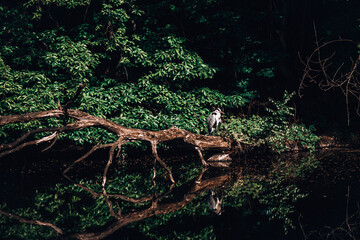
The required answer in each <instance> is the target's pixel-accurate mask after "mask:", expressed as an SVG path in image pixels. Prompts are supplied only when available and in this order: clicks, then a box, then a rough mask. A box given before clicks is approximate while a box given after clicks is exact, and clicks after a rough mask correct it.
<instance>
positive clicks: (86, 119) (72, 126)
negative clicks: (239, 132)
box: [0, 107, 231, 185]
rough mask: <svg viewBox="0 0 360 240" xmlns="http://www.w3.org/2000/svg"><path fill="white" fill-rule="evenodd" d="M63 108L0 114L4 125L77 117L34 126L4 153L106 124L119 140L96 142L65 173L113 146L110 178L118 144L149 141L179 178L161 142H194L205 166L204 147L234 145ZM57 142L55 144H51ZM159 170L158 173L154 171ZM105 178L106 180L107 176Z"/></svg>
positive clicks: (2, 152) (5, 147)
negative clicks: (159, 147)
mask: <svg viewBox="0 0 360 240" xmlns="http://www.w3.org/2000/svg"><path fill="white" fill-rule="evenodd" d="M59 108H60V109H54V110H48V111H41V112H33V113H26V114H21V115H8V116H0V126H3V125H6V124H11V123H21V122H29V121H33V120H37V119H42V118H52V117H56V118H64V117H66V118H71V119H73V120H75V122H72V123H68V124H66V125H65V126H61V127H51V128H39V129H34V130H32V131H30V132H27V133H26V134H24V135H23V136H21V137H20V138H18V139H17V140H15V141H14V142H12V143H9V144H2V145H0V157H3V156H5V155H8V154H10V153H13V152H16V151H19V150H21V149H22V148H24V147H26V146H29V145H35V144H40V143H43V142H50V141H54V142H53V143H55V141H56V139H57V137H58V135H59V133H61V132H64V131H77V130H82V129H84V128H88V127H100V128H104V129H106V130H108V131H110V132H112V133H115V134H116V135H117V136H118V140H117V141H115V142H113V143H110V144H104V145H97V146H94V148H92V149H91V150H90V151H89V152H88V153H86V154H85V155H84V156H83V157H81V158H79V159H78V160H76V161H75V162H74V163H73V164H72V165H71V166H70V167H69V168H67V169H66V170H65V171H64V173H66V172H67V171H68V170H70V168H72V167H73V165H74V164H76V163H78V162H80V161H82V160H84V159H85V158H86V157H88V156H89V155H90V154H91V153H93V152H94V151H96V150H97V149H100V148H110V151H109V155H110V156H109V161H108V164H107V167H106V169H105V170H104V179H106V173H107V168H108V167H109V165H110V164H111V162H112V159H113V156H114V151H115V149H116V148H117V149H118V151H120V148H121V146H122V145H123V144H126V143H127V142H129V141H147V142H149V143H150V144H151V146H152V154H153V155H154V157H155V161H156V162H159V163H160V164H161V165H162V166H163V167H164V168H165V169H166V171H167V172H168V173H169V177H170V180H171V181H172V182H175V181H174V179H173V177H172V173H171V170H170V168H168V166H167V165H166V164H165V162H163V161H162V160H161V159H160V157H159V155H158V153H157V145H158V144H159V143H162V142H167V141H172V140H175V139H182V140H183V141H184V142H185V143H188V144H189V145H191V146H193V147H194V149H195V150H196V151H197V152H198V154H199V157H200V160H201V162H202V164H203V165H204V166H207V163H206V161H205V160H204V158H203V156H202V151H203V150H230V149H231V141H230V139H226V138H223V137H218V136H204V135H199V134H194V133H191V132H189V131H186V130H183V129H179V128H175V127H172V128H170V129H165V130H160V131H150V130H143V129H134V128H127V127H124V126H121V125H119V124H116V123H114V122H112V121H109V120H107V119H104V118H101V117H96V116H94V115H91V114H88V113H86V112H83V111H80V110H75V109H63V108H61V107H59ZM47 132H48V133H49V135H48V136H46V137H43V138H41V139H38V140H33V141H26V140H27V139H28V137H29V136H31V135H32V134H36V133H47ZM51 145H53V144H51ZM154 174H155V173H154ZM104 181H105V180H104ZM104 184H105V183H103V185H104Z"/></svg>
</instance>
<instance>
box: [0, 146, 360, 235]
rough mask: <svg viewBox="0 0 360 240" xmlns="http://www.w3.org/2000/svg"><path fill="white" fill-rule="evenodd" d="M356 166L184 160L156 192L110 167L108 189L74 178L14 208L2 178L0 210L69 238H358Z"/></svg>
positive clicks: (329, 160)
mask: <svg viewBox="0 0 360 240" xmlns="http://www.w3.org/2000/svg"><path fill="white" fill-rule="evenodd" d="M358 159H360V153H358V152H344V151H326V152H318V153H317V154H316V155H309V154H296V155H294V154H288V155H281V156H267V157H257V158H254V157H252V158H248V159H246V158H242V159H241V160H240V161H236V160H235V162H238V164H235V166H233V167H231V168H221V169H218V168H208V169H207V168H202V166H201V165H200V164H198V162H197V161H192V159H189V160H188V161H179V162H177V163H176V162H173V163H172V164H169V165H170V166H171V167H172V170H173V173H174V177H175V179H177V183H176V184H175V185H173V184H171V183H170V182H169V181H168V180H167V179H166V177H167V174H166V173H164V172H161V170H159V171H158V174H157V177H156V179H155V181H156V184H155V185H154V184H153V182H152V180H153V178H152V177H153V175H152V174H151V171H150V170H149V169H151V168H148V167H147V166H144V167H143V170H139V171H138V169H139V168H141V166H134V168H131V169H130V168H128V167H124V166H117V167H114V169H112V170H109V176H108V180H107V184H106V186H105V187H102V185H101V182H102V174H103V173H101V172H100V173H98V177H96V178H94V177H92V178H90V177H89V178H83V177H77V176H79V174H78V173H77V172H71V173H72V174H74V180H73V179H71V178H69V179H70V180H71V182H69V181H66V182H63V183H57V184H52V183H49V184H48V185H47V187H44V185H42V186H41V188H40V187H34V188H33V190H32V193H31V194H29V196H28V197H27V199H26V201H25V200H24V202H23V203H21V204H19V202H20V201H21V200H20V198H19V199H18V200H17V202H18V204H14V201H12V200H13V199H14V197H13V196H14V194H13V191H14V188H12V187H11V185H9V184H7V183H9V182H11V181H10V180H14V179H15V178H16V176H15V177H13V178H12V177H11V176H10V173H6V172H4V174H3V175H2V176H3V177H2V180H4V181H3V183H2V185H1V191H2V195H1V203H0V205H1V209H2V210H4V211H8V212H13V213H17V214H19V215H20V214H23V213H24V214H25V215H24V216H25V217H27V218H33V219H35V218H36V219H41V220H43V221H47V222H51V223H53V224H55V225H56V226H58V227H60V228H62V229H63V230H64V231H63V232H65V234H64V236H65V237H74V238H86V239H101V238H106V237H107V238H108V239H123V236H125V237H128V238H129V239H176V238H180V239H186V238H188V239H215V238H217V239H238V236H242V238H243V239H255V238H257V239H317V237H318V239H330V238H325V237H324V236H325V235H326V234H327V235H328V236H330V235H331V234H330V233H334V234H336V235H337V236H340V233H339V231H338V230H341V229H345V230H347V231H348V233H346V232H345V231H343V233H345V234H343V235H341V236H344V235H346V234H347V236H348V237H349V236H350V234H351V236H355V237H357V235H356V231H357V230H356V229H359V228H357V227H358V225H359V224H358V223H359V222H360V221H359V219H360V218H359V214H358V208H357V205H356V204H357V202H358V200H359V199H360V187H359V186H360V184H359V179H360V178H359V176H360V174H359V173H360V171H359V170H360V161H358ZM60 161H62V159H61V160H59V162H60ZM169 162H170V161H169ZM44 163H47V164H48V161H44ZM99 163H101V164H103V162H101V160H99ZM28 164H30V161H29V163H28ZM37 164H38V162H37ZM88 166H90V164H89V165H87V167H88ZM94 168H98V166H94ZM3 169H5V168H3ZM41 169H50V166H46V167H42V168H41ZM98 169H102V168H101V166H100V167H99V168H98ZM14 171H15V170H14V169H13V170H12V173H13V172H14ZM19 171H24V169H23V168H21V169H20V170H19ZM80 175H81V174H80ZM83 175H85V174H82V175H81V176H83ZM88 175H91V176H93V173H92V174H88ZM31 176H32V180H34V179H35V178H36V175H31ZM25 178H26V176H25ZM28 179H29V178H28ZM33 182H38V181H33ZM25 183H27V184H29V185H30V181H27V182H25ZM52 186H53V187H52ZM348 186H349V193H348ZM28 191H29V192H30V188H29V189H28ZM24 199H25V198H24ZM4 203H6V205H5V204H4ZM329 209H331V211H329ZM346 212H347V216H348V217H346ZM269 220H270V221H269ZM0 223H1V224H0V236H1V238H3V239H6V238H8V239H14V238H20V239H24V238H25V239H43V238H47V237H50V238H51V237H55V235H54V233H52V232H51V230H48V231H45V230H43V228H41V227H32V228H30V227H25V225H26V224H20V223H17V222H15V221H13V220H9V219H8V218H5V217H3V216H1V217H0ZM326 224H327V226H329V227H330V228H324V226H326ZM348 226H350V230H351V232H350V230H349V227H348ZM34 229H35V230H34ZM294 229H295V230H294ZM335 229H338V230H336V231H334V230H335ZM325 230H326V231H325ZM17 232H19V233H17ZM133 232H136V234H137V235H136V236H135V237H134V236H132V235H131V234H132V233H133ZM286 232H288V235H285V233H286ZM325 233H326V234H325ZM11 234H12V235H11ZM21 234H23V235H21ZM329 234H330V235H329ZM29 236H30V237H29ZM46 236H47V237H46ZM333 236H335V235H333ZM125 237H124V238H125ZM342 239H346V237H343V238H342Z"/></svg>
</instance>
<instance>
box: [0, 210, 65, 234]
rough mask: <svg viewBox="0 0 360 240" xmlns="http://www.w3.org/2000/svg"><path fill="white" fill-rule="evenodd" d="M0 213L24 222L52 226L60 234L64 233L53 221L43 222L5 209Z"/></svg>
mask: <svg viewBox="0 0 360 240" xmlns="http://www.w3.org/2000/svg"><path fill="white" fill-rule="evenodd" d="M0 214H2V215H4V216H7V217H10V218H13V219H16V220H18V221H20V222H23V223H29V224H36V225H39V226H45V227H49V228H51V229H52V230H54V231H55V232H56V233H58V234H60V235H62V234H63V233H64V232H63V231H62V230H61V229H60V228H58V227H57V226H55V225H54V224H52V223H48V222H43V221H39V220H30V219H26V218H24V217H21V216H19V215H16V214H13V213H8V212H5V211H3V210H0Z"/></svg>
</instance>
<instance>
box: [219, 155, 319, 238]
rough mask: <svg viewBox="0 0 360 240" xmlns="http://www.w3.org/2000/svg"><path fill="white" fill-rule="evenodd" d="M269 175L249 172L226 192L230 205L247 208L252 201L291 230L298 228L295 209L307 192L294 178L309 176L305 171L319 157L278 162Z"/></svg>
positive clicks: (226, 200) (307, 170)
mask: <svg viewBox="0 0 360 240" xmlns="http://www.w3.org/2000/svg"><path fill="white" fill-rule="evenodd" d="M278 165H279V166H277V167H275V168H274V170H272V172H270V174H269V176H268V177H265V176H261V177H251V176H245V177H244V178H242V179H240V180H238V181H237V182H235V183H234V185H233V186H232V187H231V188H229V190H228V191H227V193H226V199H225V204H226V205H227V206H230V207H239V208H244V209H245V208H246V205H247V204H248V203H249V202H253V203H254V204H258V206H257V208H256V211H258V212H260V213H261V214H265V215H267V216H268V217H269V219H270V220H281V221H282V222H283V226H284V231H285V233H287V232H288V231H289V230H290V229H291V228H294V226H293V222H292V219H291V215H292V214H293V213H294V212H295V206H294V204H295V203H296V202H297V201H298V200H299V199H302V198H305V197H306V195H305V194H302V193H300V190H299V188H298V187H297V186H296V185H295V184H293V183H290V182H289V181H288V180H289V178H290V176H291V177H292V179H295V178H299V177H305V174H306V173H308V172H310V171H312V170H313V169H315V168H316V166H317V160H316V159H315V158H314V157H313V156H311V157H308V158H304V159H301V160H299V161H297V162H296V161H295V162H293V163H289V162H288V163H287V165H286V167H285V164H284V163H283V162H280V163H279V164H278Z"/></svg>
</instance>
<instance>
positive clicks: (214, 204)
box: [208, 190, 222, 215]
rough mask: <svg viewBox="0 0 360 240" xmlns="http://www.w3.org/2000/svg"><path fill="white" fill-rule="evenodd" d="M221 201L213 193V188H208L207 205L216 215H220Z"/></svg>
mask: <svg viewBox="0 0 360 240" xmlns="http://www.w3.org/2000/svg"><path fill="white" fill-rule="evenodd" d="M221 202H222V200H220V199H219V198H218V197H217V196H216V195H215V192H214V191H213V190H210V191H209V196H208V205H209V208H210V210H211V211H212V212H214V213H216V214H217V215H221V213H222V211H221Z"/></svg>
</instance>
